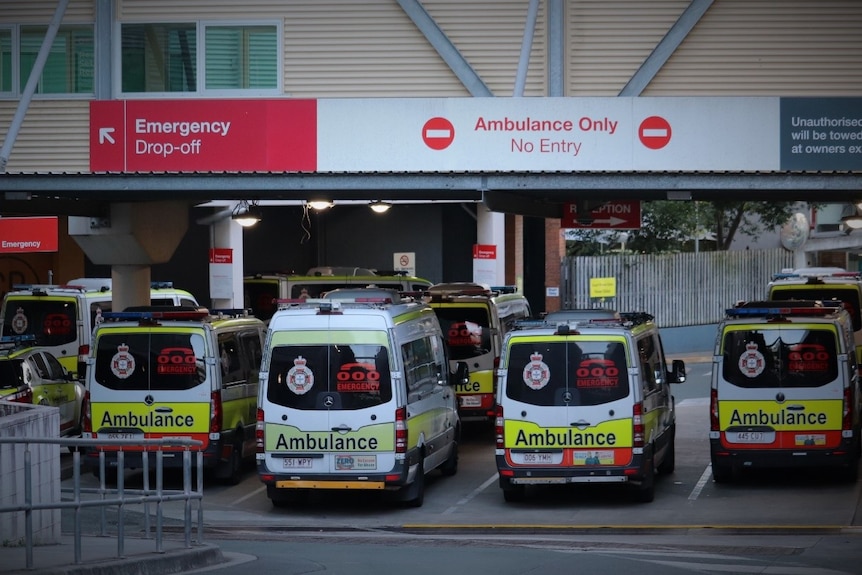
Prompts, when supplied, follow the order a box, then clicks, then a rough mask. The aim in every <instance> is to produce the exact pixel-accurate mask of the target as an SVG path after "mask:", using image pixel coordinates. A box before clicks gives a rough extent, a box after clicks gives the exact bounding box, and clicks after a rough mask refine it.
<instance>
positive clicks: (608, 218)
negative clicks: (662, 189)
mask: <svg viewBox="0 0 862 575" xmlns="http://www.w3.org/2000/svg"><path fill="white" fill-rule="evenodd" d="M563 210H564V211H563V217H562V218H561V219H560V227H561V228H581V229H615V230H635V229H638V228H640V227H641V203H640V201H639V200H626V201H613V202H607V203H604V204H602V205H600V206H598V207H596V208H593V209H592V211H590V212H588V213H586V214H579V213H578V207H577V204H575V203H568V204H564V206H563Z"/></svg>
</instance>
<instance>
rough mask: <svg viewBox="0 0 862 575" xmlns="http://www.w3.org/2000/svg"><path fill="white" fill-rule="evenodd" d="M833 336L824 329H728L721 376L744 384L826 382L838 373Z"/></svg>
mask: <svg viewBox="0 0 862 575" xmlns="http://www.w3.org/2000/svg"><path fill="white" fill-rule="evenodd" d="M835 337H836V336H835V333H834V332H832V331H831V330H826V329H798V328H796V329H794V328H778V329H760V330H754V329H752V330H738V331H728V332H727V333H725V335H724V341H723V342H722V345H723V350H724V352H723V355H724V368H723V370H722V371H723V373H722V376H723V377H724V379H725V381H728V382H729V383H732V384H733V385H736V386H738V387H745V388H783V387H820V386H823V385H826V384H827V383H830V382H832V381H835V378H836V377H838V356H837V353H838V350H837V348H836V345H837V344H836V339H835Z"/></svg>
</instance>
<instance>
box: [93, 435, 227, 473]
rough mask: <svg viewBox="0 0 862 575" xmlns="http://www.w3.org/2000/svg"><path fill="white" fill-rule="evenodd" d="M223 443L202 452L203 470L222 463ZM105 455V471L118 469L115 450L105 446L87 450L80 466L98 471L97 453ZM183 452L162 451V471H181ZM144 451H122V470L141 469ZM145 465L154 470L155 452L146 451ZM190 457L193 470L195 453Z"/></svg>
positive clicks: (210, 446)
mask: <svg viewBox="0 0 862 575" xmlns="http://www.w3.org/2000/svg"><path fill="white" fill-rule="evenodd" d="M225 444H226V443H225V442H224V441H211V442H210V444H209V446H207V448H206V449H205V450H204V452H203V455H204V463H203V465H204V469H213V468H215V467H217V466H218V465H219V464H220V463H222V462H223V461H224V459H223V458H222V445H225ZM101 451H104V453H105V467H106V468H107V469H116V468H117V467H118V461H119V458H118V457H117V450H116V449H115V448H114V449H112V448H111V446H106V447H105V448H104V449H88V450H87V451H86V452H84V453H83V454H82V464H83V465H84V466H86V467H88V468H89V469H91V470H92V471H97V470H98V469H99V453H100V452H101ZM183 453H184V452H183V450H168V449H164V450H162V467H163V468H164V469H181V468H182V467H183ZM144 454H145V452H144V451H141V450H140V449H135V448H127V449H124V450H123V468H124V469H142V468H143V466H144ZM146 455H147V459H148V461H147V465H148V467H149V469H151V470H155V469H156V458H157V455H156V452H155V451H147V452H146ZM189 455H190V457H191V466H192V468H193V469H194V468H195V467H196V466H197V455H198V452H197V451H189Z"/></svg>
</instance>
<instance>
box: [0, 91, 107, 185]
mask: <svg viewBox="0 0 862 575" xmlns="http://www.w3.org/2000/svg"><path fill="white" fill-rule="evenodd" d="M17 107H18V102H17V101H9V100H7V101H0V142H2V141H3V139H4V138H5V135H6V128H8V126H9V125H11V124H12V118H13V117H14V116H15V110H16V109H17ZM89 170H90V101H89V100H33V101H32V102H30V107H29V108H28V110H27V115H26V116H25V117H24V123H23V124H22V125H21V131H20V132H19V133H18V137H17V138H16V139H15V145H14V146H13V148H12V153H11V154H10V155H9V165H8V169H7V171H9V172H45V171H52V172H87V171H89Z"/></svg>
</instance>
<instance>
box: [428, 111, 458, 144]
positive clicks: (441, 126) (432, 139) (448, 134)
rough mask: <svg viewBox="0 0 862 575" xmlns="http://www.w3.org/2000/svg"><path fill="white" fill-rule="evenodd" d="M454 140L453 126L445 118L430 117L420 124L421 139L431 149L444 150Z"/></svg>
mask: <svg viewBox="0 0 862 575" xmlns="http://www.w3.org/2000/svg"><path fill="white" fill-rule="evenodd" d="M454 140H455V126H453V125H452V122H450V121H449V120H447V119H446V118H439V117H438V118H431V119H430V120H428V121H427V122H425V125H424V126H422V141H423V142H425V145H426V146H428V147H429V148H431V149H432V150H445V149H446V148H448V147H449V145H450V144H451V143H452V142H453V141H454Z"/></svg>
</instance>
